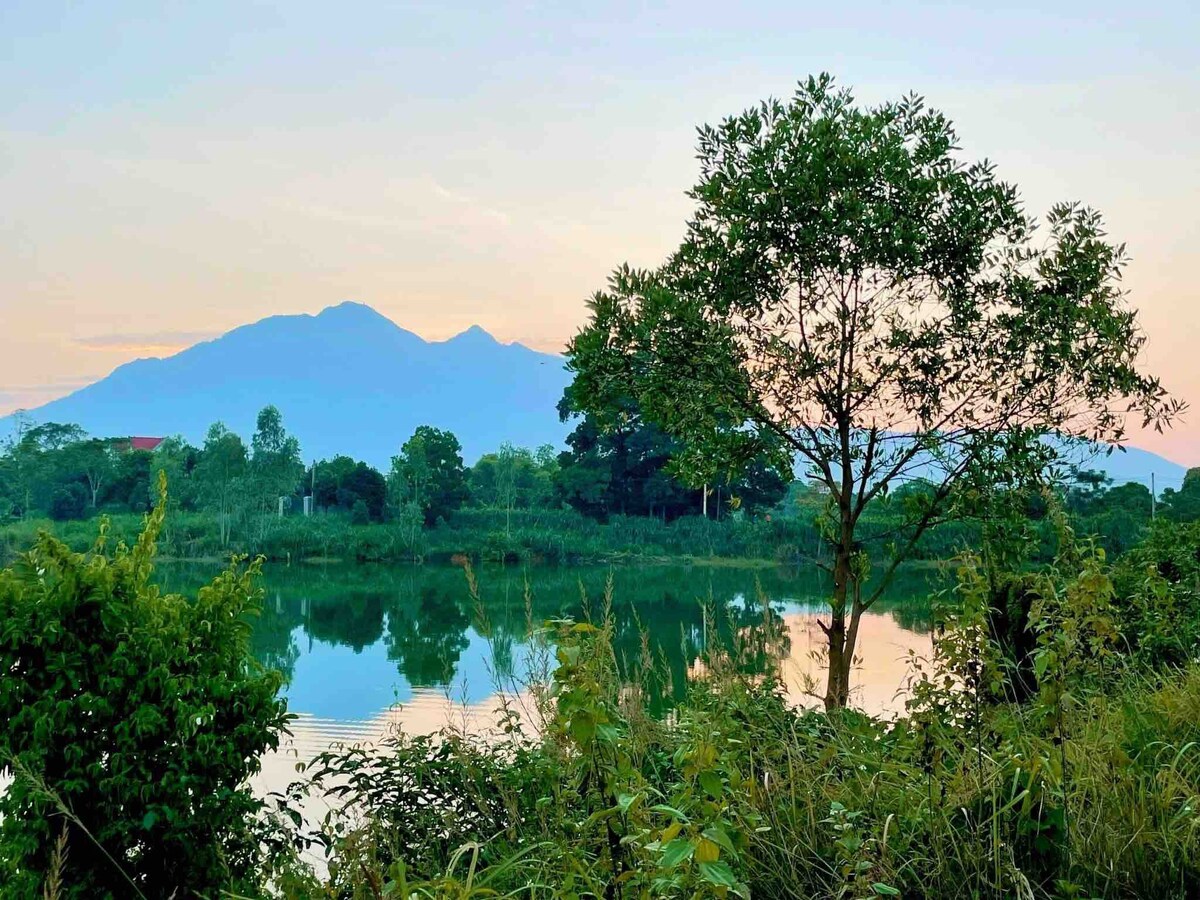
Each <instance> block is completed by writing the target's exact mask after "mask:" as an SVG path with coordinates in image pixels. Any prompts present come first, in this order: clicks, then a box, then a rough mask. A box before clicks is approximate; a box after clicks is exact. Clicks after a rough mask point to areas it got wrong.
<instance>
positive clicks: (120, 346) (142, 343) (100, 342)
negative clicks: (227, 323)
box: [74, 331, 220, 353]
mask: <svg viewBox="0 0 1200 900" xmlns="http://www.w3.org/2000/svg"><path fill="white" fill-rule="evenodd" d="M219 334H220V332H219V331H151V332H140V333H138V332H125V333H114V334H99V335H95V336H93V337H84V338H76V339H75V341H74V344H75V346H77V347H81V348H83V349H84V350H95V351H99V352H103V353H164V352H166V353H173V352H175V351H176V350H182V349H184V348H185V347H190V346H192V345H193V344H198V343H200V342H201V341H207V340H211V339H212V338H214V337H217V335H219Z"/></svg>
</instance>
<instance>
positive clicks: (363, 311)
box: [316, 300, 395, 324]
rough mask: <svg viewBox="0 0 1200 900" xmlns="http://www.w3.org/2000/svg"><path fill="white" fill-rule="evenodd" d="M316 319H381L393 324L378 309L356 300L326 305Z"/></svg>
mask: <svg viewBox="0 0 1200 900" xmlns="http://www.w3.org/2000/svg"><path fill="white" fill-rule="evenodd" d="M316 318H318V319H354V320H362V321H375V320H380V319H382V320H383V321H385V322H388V323H389V324H395V323H394V322H392V320H391V319H389V318H388V317H387V316H385V315H384V314H383V313H381V312H379V310H377V309H375V307H373V306H367V304H365V303H359V302H358V301H357V300H346V301H344V302H342V303H338V304H337V305H335V306H327V307H325V308H324V309H323V310H321V311H320V312H319V313H317V315H316Z"/></svg>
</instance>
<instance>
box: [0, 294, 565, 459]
mask: <svg viewBox="0 0 1200 900" xmlns="http://www.w3.org/2000/svg"><path fill="white" fill-rule="evenodd" d="M569 381H570V378H569V376H568V373H567V372H566V370H565V369H564V368H563V360H562V357H560V356H556V355H554V354H549V353H539V352H537V351H535V350H531V349H529V348H528V347H525V346H523V345H521V344H501V343H500V342H498V341H497V340H496V339H495V338H493V337H492V336H491V335H490V334H488V333H487V332H486V331H484V330H483V329H482V328H480V327H479V326H473V327H471V328H469V329H468V330H466V331H464V332H463V333H462V334H459V335H457V336H455V337H453V338H450V339H449V340H446V341H425V340H423V339H422V338H420V337H419V336H417V335H415V334H413V333H412V332H410V331H406V330H404V329H403V328H401V327H400V326H398V325H397V324H396V323H395V322H393V321H391V320H390V319H388V318H387V317H385V316H383V315H381V314H380V313H378V312H376V311H375V310H374V309H372V308H371V307H369V306H365V305H363V304H361V303H343V304H341V305H339V306H332V307H329V308H328V309H326V310H324V311H323V312H321V313H319V314H318V315H315V316H312V315H289V316H272V317H270V318H267V319H263V320H261V321H259V322H255V323H253V324H251V325H245V326H242V327H240V328H236V329H234V330H233V331H230V332H228V333H227V334H224V335H222V336H221V337H218V338H216V339H214V340H211V341H206V342H204V343H201V344H197V345H195V346H194V347H190V348H188V349H187V350H183V351H181V352H179V353H176V354H175V355H173V356H170V357H166V358H164V359H139V360H136V361H134V362H131V363H128V364H126V365H123V366H121V367H120V368H118V369H116V370H115V371H114V372H113V373H112V374H111V375H109V376H108V377H106V378H103V379H101V380H100V381H97V382H96V383H94V384H91V385H89V386H88V387H85V388H82V389H80V390H78V391H75V392H74V393H72V394H70V395H68V396H66V397H63V398H61V399H58V400H54V401H52V402H50V403H47V404H45V405H44V406H41V407H39V408H38V409H35V410H31V411H30V413H29V415H30V418H31V419H32V420H33V421H36V422H73V423H76V424H78V425H80V426H82V427H83V428H84V429H86V430H87V431H88V432H89V433H90V434H92V435H96V436H116V435H152V436H165V435H171V434H182V435H184V436H185V437H187V438H188V439H189V440H191V441H193V442H196V443H199V442H200V441H202V440H203V438H204V433H205V431H206V430H207V429H208V426H209V425H211V424H212V423H213V422H215V421H218V420H220V421H222V422H224V423H225V424H226V425H227V426H228V427H229V428H230V429H232V430H233V431H236V432H238V433H239V434H241V435H243V436H244V437H246V438H248V437H249V436H250V434H251V433H252V432H253V430H254V421H255V417H256V416H257V413H258V411H259V410H260V409H261V408H262V407H263V406H265V405H267V404H268V403H273V404H274V405H275V406H277V407H279V409H280V411H281V412H282V413H283V421H284V424H285V425H286V426H287V428H288V430H289V431H291V432H292V433H293V434H295V435H296V436H297V437H298V438H299V439H300V444H301V449H302V452H303V454H304V457H305V459H321V458H325V457H329V456H333V455H335V454H338V453H346V454H350V455H353V456H355V457H358V458H360V459H364V460H366V461H368V462H370V463H372V464H374V465H378V466H386V465H387V464H388V462H389V460H390V459H391V457H392V456H393V455H395V454H396V453H397V452H398V451H399V448H400V445H401V444H402V443H403V442H404V441H405V440H406V439H407V438H408V437H409V435H411V434H412V432H413V430H414V429H415V428H416V427H417V426H418V425H434V426H436V427H438V428H447V429H449V430H451V431H453V432H454V433H455V434H456V435H457V436H458V439H459V441H460V442H461V443H462V445H463V456H464V458H465V459H466V461H467V462H468V463H471V462H473V461H474V460H475V459H477V458H478V457H479V456H480V455H482V454H484V453H487V452H489V451H492V450H495V449H497V448H498V447H499V446H500V444H501V443H503V442H505V441H510V442H512V443H513V444H515V445H517V446H524V447H535V446H537V445H540V444H545V443H550V444H554V445H555V446H556V447H558V446H559V445H560V444H562V440H563V437H564V436H565V434H566V432H567V429H566V427H565V426H563V425H562V424H561V423H560V422H559V421H558V415H557V412H556V410H555V405H556V404H557V403H558V401H559V399H560V398H561V397H562V392H563V388H564V387H566V385H567V384H568V383H569ZM11 428H12V425H11V417H10V418H9V420H0V435H2V434H8V433H9V432H10V431H11Z"/></svg>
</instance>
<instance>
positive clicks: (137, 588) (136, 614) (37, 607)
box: [0, 480, 288, 898]
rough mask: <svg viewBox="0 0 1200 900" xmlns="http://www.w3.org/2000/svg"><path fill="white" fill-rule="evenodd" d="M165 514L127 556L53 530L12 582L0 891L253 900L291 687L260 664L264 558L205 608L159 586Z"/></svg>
mask: <svg viewBox="0 0 1200 900" xmlns="http://www.w3.org/2000/svg"><path fill="white" fill-rule="evenodd" d="M165 497H166V488H165V480H163V481H161V482H160V497H159V503H158V505H157V506H156V508H155V510H154V512H153V513H151V514H150V516H149V517H148V518H147V520H146V522H145V527H144V529H143V531H142V533H141V535H140V536H139V537H138V539H137V542H136V543H135V544H134V545H132V546H127V545H125V544H124V543H118V544H117V545H116V546H115V547H113V546H110V541H109V536H108V528H107V524H106V523H105V522H103V521H102V522H101V525H100V529H99V536H98V538H97V540H96V543H95V547H94V548H93V550H92V551H90V552H88V553H85V554H78V553H73V552H71V551H70V550H68V549H67V547H66V546H64V545H63V544H62V543H61V542H59V541H58V540H56V539H54V538H53V537H50V536H49V535H47V534H42V535H41V536H39V537H38V539H37V540H36V542H35V544H34V546H33V548H32V549H31V550H29V551H28V552H26V553H24V554H22V555H21V556H20V557H19V558H18V559H17V561H16V562H15V563H14V564H13V565H12V566H11V567H9V568H7V569H5V570H3V572H0V671H3V672H4V673H5V676H4V678H3V679H2V680H0V721H3V722H4V723H5V725H4V728H3V730H0V759H2V760H3V761H4V762H5V763H6V764H7V765H9V766H10V767H11V768H12V769H13V770H14V772H15V775H16V778H15V780H14V781H13V783H12V785H11V786H10V787H9V789H8V791H7V792H6V793H5V794H4V796H3V797H2V798H0V815H2V816H3V823H2V824H0V860H2V861H3V862H0V881H3V883H4V885H5V896H6V897H13V898H32V897H34V896H35V895H36V894H37V893H38V892H39V890H40V888H41V884H42V880H43V878H46V877H48V873H51V872H54V871H56V868H57V869H61V868H62V863H61V859H62V856H61V853H56V851H55V843H54V835H55V833H56V832H57V831H58V830H59V829H60V828H63V827H65V829H66V832H65V833H66V834H67V836H68V844H69V846H70V848H71V854H70V858H69V860H68V861H67V863H66V876H65V878H64V879H63V883H62V885H61V887H60V888H59V893H60V896H65V897H88V898H93V897H128V896H132V895H141V896H145V897H165V896H168V895H171V894H172V892H175V893H176V894H177V895H178V896H191V895H198V894H202V893H205V892H210V893H215V892H216V891H217V890H218V889H232V890H239V891H255V890H257V889H258V888H259V887H260V886H261V885H262V884H263V881H264V877H265V876H264V869H265V858H264V840H266V839H267V838H268V837H269V834H268V832H267V830H266V827H265V825H264V824H263V823H262V820H261V814H262V813H263V804H262V802H261V801H259V800H258V799H256V798H255V797H254V795H253V794H252V793H251V792H250V790H249V788H248V787H247V786H246V781H247V779H248V778H249V777H250V776H251V775H253V774H254V772H256V771H257V769H258V764H259V763H258V759H259V756H260V754H262V753H263V752H265V751H267V750H270V749H274V748H275V747H277V746H278V742H279V736H280V734H281V733H282V732H283V731H284V730H285V728H286V725H287V721H288V717H287V714H286V705H285V703H284V702H283V701H282V700H281V699H279V697H278V696H277V691H278V689H279V687H280V677H279V676H278V674H276V673H273V672H267V671H263V670H261V669H260V668H258V667H257V666H256V665H255V664H254V663H253V662H252V661H251V657H250V655H249V648H248V640H249V633H250V621H249V617H250V616H252V615H253V614H254V613H255V611H256V610H257V608H258V602H259V593H258V591H257V589H256V587H255V578H256V576H257V574H258V563H251V564H249V565H247V564H245V563H244V562H240V561H235V562H234V563H233V564H232V565H231V566H230V567H229V569H227V570H226V571H225V572H224V573H222V574H221V575H220V576H218V577H217V578H216V579H215V580H214V581H213V582H212V583H211V584H210V585H209V586H208V587H205V588H203V589H201V590H200V592H199V593H198V594H197V596H196V597H195V598H186V597H182V596H179V595H170V594H162V593H161V592H160V590H159V588H158V587H157V586H156V585H155V584H154V582H153V580H152V573H153V560H154V552H155V539H156V538H157V536H158V534H159V531H160V529H161V527H162V522H163V515H164V511H165Z"/></svg>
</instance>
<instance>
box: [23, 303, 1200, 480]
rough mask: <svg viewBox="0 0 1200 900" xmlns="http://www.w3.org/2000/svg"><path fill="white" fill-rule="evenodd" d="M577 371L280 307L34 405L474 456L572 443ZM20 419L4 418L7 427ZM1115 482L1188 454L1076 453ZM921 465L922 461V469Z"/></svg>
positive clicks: (47, 412) (93, 416)
mask: <svg viewBox="0 0 1200 900" xmlns="http://www.w3.org/2000/svg"><path fill="white" fill-rule="evenodd" d="M569 381H570V378H569V375H568V373H567V372H566V370H565V369H564V367H563V360H562V357H559V356H556V355H553V354H549V353H539V352H537V351H535V350H530V349H529V348H528V347H524V346H522V345H521V344H501V343H500V342H498V341H497V340H496V339H495V338H493V337H492V336H491V335H490V334H488V333H487V332H486V331H484V330H483V329H482V328H480V327H479V326H477V325H476V326H473V327H471V328H469V329H467V330H466V331H464V332H463V333H462V334H459V335H457V336H456V337H453V338H450V339H449V340H447V341H432V342H431V341H425V340H423V339H422V338H420V337H418V336H417V335H415V334H413V333H412V332H411V331H405V330H404V329H403V328H401V327H400V326H398V325H397V324H396V323H395V322H393V321H391V320H390V319H388V318H386V317H385V316H382V315H380V314H379V313H378V312H376V311H375V310H373V309H371V307H369V306H364V305H363V304H361V303H343V304H341V305H340V306H332V307H330V308H328V309H326V310H324V311H323V312H321V313H320V314H318V315H315V316H310V315H294V316H273V317H271V318H267V319H263V320H262V321H259V322H255V323H254V324H252V325H245V326H242V327H241V328H236V329H234V330H233V331H230V332H229V333H228V334H225V335H222V336H221V337H219V338H216V339H215V340H212V341H207V342H205V343H202V344H197V345H196V346H194V347H190V348H188V349H187V350H184V351H182V352H180V353H176V354H175V355H174V356H170V357H167V358H165V359H139V360H137V361H135V362H131V363H128V364H126V365H124V366H121V367H120V368H118V369H117V370H116V371H114V372H113V373H112V374H111V375H109V376H108V377H107V378H103V379H101V380H100V381H97V382H96V383H95V384H92V385H89V386H88V387H85V388H83V389H81V390H78V391H76V392H75V393H73V394H70V395H68V396H66V397H63V398H61V399H59V400H54V401H52V402H50V403H47V404H45V405H44V406H41V407H39V408H37V409H35V410H32V411H31V412H30V417H31V418H32V419H33V420H34V421H36V422H73V423H76V424H78V425H81V426H82V427H83V428H84V429H86V430H87V431H88V432H89V433H90V434H92V435H96V436H125V435H152V436H156V437H157V436H165V435H170V434H182V435H184V436H185V437H187V438H188V439H189V440H191V441H192V442H194V443H197V444H199V443H200V442H202V441H203V439H204V433H205V431H207V429H208V426H209V425H211V424H212V423H213V422H216V421H218V420H219V421H222V422H224V423H225V424H226V425H227V426H229V428H231V429H233V430H234V431H236V432H238V433H239V434H241V435H243V436H244V437H246V438H249V436H250V434H251V433H252V432H253V431H254V420H255V417H256V416H257V414H258V411H259V410H260V409H261V408H262V407H263V406H265V405H267V404H268V403H273V404H275V405H276V406H278V407H279V409H280V411H281V412H282V413H283V420H284V424H285V425H286V426H287V428H288V429H289V430H290V431H291V432H292V433H294V434H295V435H296V436H297V437H298V438H299V439H300V445H301V449H302V451H303V453H304V457H305V459H322V458H326V457H330V456H333V455H335V454H338V453H346V454H349V455H351V456H355V457H357V458H359V459H365V460H366V461H368V462H370V463H372V464H374V465H376V466H381V467H386V466H387V465H388V464H389V461H390V459H391V457H392V456H393V455H395V454H396V453H397V452H398V450H399V448H400V445H401V444H402V443H403V442H404V441H405V440H407V438H408V437H409V435H411V434H412V432H413V430H414V429H415V428H416V427H417V426H418V425H434V426H437V427H438V428H447V429H449V430H450V431H453V432H454V433H455V434H456V435H457V436H458V439H459V441H460V442H461V443H462V445H463V457H464V459H465V460H466V461H467V463H468V464H470V463H472V462H474V461H475V460H476V459H478V458H479V457H480V456H481V455H482V454H484V453H487V452H489V451H492V450H495V449H497V448H498V447H499V446H500V445H501V444H502V443H504V442H505V441H510V442H512V443H513V444H516V445H517V446H523V447H530V448H532V447H536V446H538V445H540V444H553V445H555V446H556V447H558V446H561V445H562V442H563V438H564V437H565V436H566V433H567V428H566V427H565V426H564V425H563V424H562V423H560V422H559V421H558V415H557V412H556V409H555V407H556V405H557V403H558V401H559V399H560V398H561V397H562V392H563V388H565V387H566V386H567V384H568V383H569ZM11 430H12V418H11V417H9V418H8V419H0V438H3V437H5V436H7V435H8V434H10V433H11ZM1072 456H1073V457H1074V461H1076V462H1077V464H1078V465H1079V466H1080V467H1081V468H1087V469H1098V470H1100V471H1103V472H1105V473H1107V474H1108V475H1109V477H1111V478H1112V479H1113V482H1114V483H1117V484H1120V483H1123V482H1126V481H1139V482H1141V483H1142V484H1145V485H1147V486H1149V484H1150V477H1151V474H1153V475H1154V478H1155V482H1156V486H1157V487H1158V489H1159V490H1160V491H1161V490H1162V489H1163V488H1167V487H1174V488H1178V487H1179V486H1180V485H1181V484H1182V482H1183V475H1184V472H1185V471H1186V470H1185V469H1184V467H1183V466H1181V465H1179V464H1178V463H1174V462H1171V461H1170V460H1168V459H1164V458H1163V457H1161V456H1159V455H1157V454H1155V453H1151V452H1149V451H1148V450H1141V449H1138V448H1136V447H1130V448H1128V449H1126V450H1123V451H1122V450H1117V451H1115V452H1113V453H1111V454H1108V455H1105V454H1104V453H1096V454H1084V453H1083V452H1082V451H1079V450H1074V451H1072ZM914 474H915V475H920V474H921V473H920V472H919V471H918V472H915V473H914Z"/></svg>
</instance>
